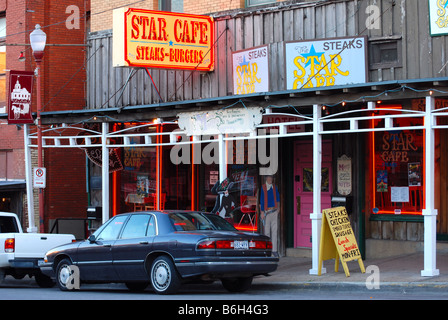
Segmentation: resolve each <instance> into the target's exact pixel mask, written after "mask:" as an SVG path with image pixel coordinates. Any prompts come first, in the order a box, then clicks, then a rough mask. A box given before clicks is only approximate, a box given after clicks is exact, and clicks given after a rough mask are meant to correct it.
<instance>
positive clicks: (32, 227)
mask: <svg viewBox="0 0 448 320" xmlns="http://www.w3.org/2000/svg"><path fill="white" fill-rule="evenodd" d="M29 130H30V127H29V125H28V124H25V126H24V130H23V131H24V136H23V140H24V142H25V177H26V200H27V203H28V228H27V229H26V231H27V232H37V228H36V224H35V222H34V200H33V181H32V180H33V178H32V176H33V174H32V171H33V169H32V167H31V148H30V140H29V138H28V135H29Z"/></svg>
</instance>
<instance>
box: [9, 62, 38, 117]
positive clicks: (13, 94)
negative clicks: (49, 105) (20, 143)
mask: <svg viewBox="0 0 448 320" xmlns="http://www.w3.org/2000/svg"><path fill="white" fill-rule="evenodd" d="M33 80H34V72H33V71H13V70H11V71H10V72H9V90H8V94H7V98H8V124H25V123H34V120H33V116H32V114H31V96H32V92H33Z"/></svg>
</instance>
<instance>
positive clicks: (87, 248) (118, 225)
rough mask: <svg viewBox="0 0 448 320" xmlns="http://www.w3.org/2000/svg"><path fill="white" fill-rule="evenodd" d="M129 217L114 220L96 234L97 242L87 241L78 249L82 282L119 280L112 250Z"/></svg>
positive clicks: (119, 217) (117, 217)
mask: <svg viewBox="0 0 448 320" xmlns="http://www.w3.org/2000/svg"><path fill="white" fill-rule="evenodd" d="M126 219H128V215H123V216H116V217H114V218H112V219H111V220H110V221H109V222H108V223H107V224H106V225H105V226H104V227H103V228H101V229H100V230H98V234H94V236H95V241H89V240H86V241H84V242H83V243H82V244H80V246H79V247H78V267H79V272H80V276H81V279H82V280H84V281H85V280H89V281H113V280H118V276H117V273H116V272H115V270H114V267H113V258H112V248H113V245H114V243H115V241H116V240H117V238H118V236H119V234H120V231H121V229H122V227H123V225H124V223H125V221H126Z"/></svg>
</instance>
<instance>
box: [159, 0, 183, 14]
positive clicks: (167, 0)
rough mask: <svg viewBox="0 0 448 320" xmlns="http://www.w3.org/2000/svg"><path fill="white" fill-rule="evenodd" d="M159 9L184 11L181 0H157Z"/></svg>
mask: <svg viewBox="0 0 448 320" xmlns="http://www.w3.org/2000/svg"><path fill="white" fill-rule="evenodd" d="M159 10H162V11H171V12H184V1H183V0H161V1H159Z"/></svg>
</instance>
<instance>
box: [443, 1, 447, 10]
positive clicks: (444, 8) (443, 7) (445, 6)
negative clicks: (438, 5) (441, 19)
mask: <svg viewBox="0 0 448 320" xmlns="http://www.w3.org/2000/svg"><path fill="white" fill-rule="evenodd" d="M447 5H448V1H447V2H445V6H444V7H443V8H444V9H446V6H447Z"/></svg>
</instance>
